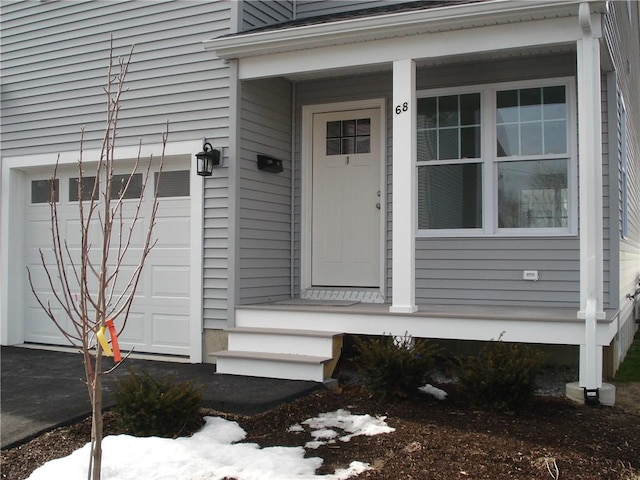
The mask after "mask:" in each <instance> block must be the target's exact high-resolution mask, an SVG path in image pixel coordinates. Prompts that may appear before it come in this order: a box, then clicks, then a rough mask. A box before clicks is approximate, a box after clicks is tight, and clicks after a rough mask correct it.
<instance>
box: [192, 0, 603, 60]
mask: <svg viewBox="0 0 640 480" xmlns="http://www.w3.org/2000/svg"><path fill="white" fill-rule="evenodd" d="M580 3H581V2H580V0H562V1H561V0H546V1H536V2H533V1H523V0H492V1H488V2H481V3H470V4H463V5H445V6H443V7H439V8H433V9H428V10H417V11H416V10H410V11H404V12H396V13H387V14H381V15H377V16H372V17H361V18H352V19H346V20H339V21H332V22H327V23H322V24H312V25H302V26H298V27H291V28H283V29H276V30H267V31H261V32H256V33H250V32H249V33H246V34H240V35H235V36H225V37H221V38H216V39H211V40H207V41H205V42H204V47H205V49H207V50H213V51H215V53H216V55H217V56H218V57H219V58H222V59H231V58H244V57H253V56H257V55H265V54H273V53H283V52H291V51H296V50H303V49H309V48H318V47H324V46H328V45H344V44H348V43H357V42H363V41H371V40H376V39H381V38H393V37H397V36H406V35H416V34H420V33H430V32H438V31H452V30H461V29H464V28H470V27H476V26H482V25H494V24H500V23H515V22H523V21H531V20H537V19H544V18H560V17H568V16H571V17H575V16H577V12H578V6H579V4H580ZM590 5H591V11H592V12H594V13H602V12H604V5H605V2H602V1H597V2H590Z"/></svg>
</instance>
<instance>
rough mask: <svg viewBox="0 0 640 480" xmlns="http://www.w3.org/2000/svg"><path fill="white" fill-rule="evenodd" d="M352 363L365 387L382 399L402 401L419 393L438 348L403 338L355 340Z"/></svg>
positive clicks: (389, 337)
mask: <svg viewBox="0 0 640 480" xmlns="http://www.w3.org/2000/svg"><path fill="white" fill-rule="evenodd" d="M354 345H355V348H356V352H357V357H356V360H355V363H356V367H357V368H358V371H359V372H360V373H361V374H362V376H363V380H364V384H365V387H366V388H367V390H369V392H370V393H371V394H372V395H374V396H377V397H379V398H381V399H389V398H392V397H396V398H405V397H407V396H410V395H414V394H416V393H418V387H421V386H423V385H424V384H425V382H426V380H427V378H428V375H429V372H430V370H431V368H432V367H433V363H434V355H435V354H436V353H438V352H439V351H440V347H438V346H437V345H429V344H428V343H427V342H426V341H425V340H420V339H418V340H415V341H414V339H413V338H412V337H410V336H409V335H406V334H405V336H404V337H394V336H392V335H384V336H382V337H375V338H370V339H361V338H359V337H355V338H354Z"/></svg>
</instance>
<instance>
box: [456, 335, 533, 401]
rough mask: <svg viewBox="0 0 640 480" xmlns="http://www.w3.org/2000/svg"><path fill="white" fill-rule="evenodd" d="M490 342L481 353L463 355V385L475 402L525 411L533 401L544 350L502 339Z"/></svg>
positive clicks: (460, 365) (463, 388)
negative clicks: (505, 341) (508, 342)
mask: <svg viewBox="0 0 640 480" xmlns="http://www.w3.org/2000/svg"><path fill="white" fill-rule="evenodd" d="M501 338H502V335H501V336H500V338H499V339H498V340H497V341H491V342H489V343H488V344H486V345H485V346H484V347H483V348H482V349H481V350H480V353H479V354H478V356H466V357H460V358H459V359H458V360H459V367H458V372H457V374H458V378H459V385H460V387H461V389H462V391H463V393H464V394H465V395H466V397H467V399H468V400H469V401H470V402H471V403H472V404H474V405H476V406H478V407H480V408H483V409H487V410H495V411H522V410H526V409H527V408H530V407H531V406H532V404H533V400H534V396H535V391H536V376H537V375H538V373H540V371H541V369H542V360H543V356H542V353H541V352H540V351H538V350H534V349H532V348H530V347H527V346H525V345H522V344H516V343H513V344H507V343H504V342H503V341H502V340H501Z"/></svg>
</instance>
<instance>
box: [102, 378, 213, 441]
mask: <svg viewBox="0 0 640 480" xmlns="http://www.w3.org/2000/svg"><path fill="white" fill-rule="evenodd" d="M115 400H116V404H115V407H114V412H115V413H116V418H117V422H118V425H119V427H120V428H122V429H123V430H124V431H126V432H127V433H129V434H131V435H135V436H139V437H149V436H157V437H167V438H175V437H178V436H180V435H185V434H189V433H192V432H194V431H195V430H197V429H198V428H199V427H200V426H201V424H202V417H201V415H200V413H199V409H200V406H201V404H202V396H201V395H200V390H199V389H197V388H195V387H194V386H193V384H192V383H191V382H181V383H177V382H173V381H171V380H170V379H168V378H164V379H162V380H156V379H154V378H153V377H152V376H151V375H149V374H148V373H146V372H145V373H142V374H136V373H135V372H134V371H133V370H130V371H129V375H128V376H126V377H124V378H122V379H120V380H118V384H117V389H116V392H115Z"/></svg>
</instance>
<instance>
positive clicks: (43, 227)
mask: <svg viewBox="0 0 640 480" xmlns="http://www.w3.org/2000/svg"><path fill="white" fill-rule="evenodd" d="M25 239H26V241H27V242H28V245H29V246H31V247H32V248H34V249H36V250H37V249H38V248H51V239H52V237H51V219H44V220H35V221H31V222H29V223H28V224H27V229H26V232H25Z"/></svg>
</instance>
